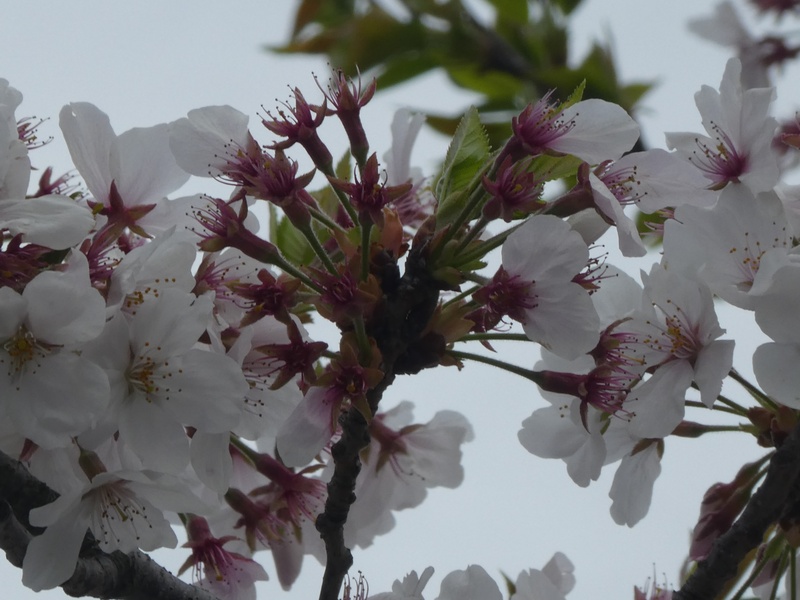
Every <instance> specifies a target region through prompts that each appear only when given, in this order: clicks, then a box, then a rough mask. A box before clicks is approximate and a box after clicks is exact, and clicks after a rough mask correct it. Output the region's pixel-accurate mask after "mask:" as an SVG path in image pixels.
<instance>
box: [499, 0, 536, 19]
mask: <svg viewBox="0 0 800 600" xmlns="http://www.w3.org/2000/svg"><path fill="white" fill-rule="evenodd" d="M490 2H491V3H492V5H493V6H494V7H495V9H496V10H497V18H498V19H504V20H508V21H512V22H516V23H525V22H526V21H527V20H528V0H490Z"/></svg>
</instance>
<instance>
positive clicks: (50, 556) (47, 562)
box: [22, 515, 88, 592]
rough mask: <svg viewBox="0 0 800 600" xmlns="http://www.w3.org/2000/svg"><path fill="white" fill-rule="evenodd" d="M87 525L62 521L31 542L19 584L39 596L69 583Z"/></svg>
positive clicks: (75, 519)
mask: <svg viewBox="0 0 800 600" xmlns="http://www.w3.org/2000/svg"><path fill="white" fill-rule="evenodd" d="M76 516H77V515H76ZM87 525H88V521H87V520H85V519H84V518H64V519H61V520H60V521H58V522H57V523H54V524H53V525H50V527H48V528H47V529H45V531H44V533H43V534H42V535H40V536H37V537H35V538H33V539H32V540H31V543H30V544H28V549H27V551H26V553H25V559H24V560H23V561H22V583H23V584H24V585H25V586H27V587H29V588H31V589H32V590H34V591H36V592H39V591H41V590H49V589H52V588H54V587H56V586H57V585H60V584H62V583H64V582H65V581H66V580H67V579H69V578H70V577H71V576H72V573H73V572H74V571H75V565H76V564H77V562H78V554H79V552H80V549H81V544H83V538H84V536H85V535H86V528H87Z"/></svg>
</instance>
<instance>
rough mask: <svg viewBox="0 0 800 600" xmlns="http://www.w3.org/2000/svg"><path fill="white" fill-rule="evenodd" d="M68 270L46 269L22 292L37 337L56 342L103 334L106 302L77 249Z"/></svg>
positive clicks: (30, 326) (78, 339) (29, 320)
mask: <svg viewBox="0 0 800 600" xmlns="http://www.w3.org/2000/svg"><path fill="white" fill-rule="evenodd" d="M68 265H69V268H68V269H67V270H65V271H45V272H43V273H40V274H39V275H37V276H36V277H34V278H33V280H31V282H30V283H28V285H27V286H26V287H25V289H24V290H23V292H22V296H23V297H24V298H25V300H27V301H28V324H29V329H30V331H31V333H32V334H33V335H34V337H36V339H37V340H41V341H44V342H48V343H50V344H55V345H63V344H70V343H77V342H85V341H88V340H90V339H93V338H95V337H97V336H98V335H100V332H101V331H102V330H103V325H104V324H105V302H104V301H103V298H102V296H101V295H100V293H99V292H98V291H97V290H96V289H94V288H93V287H92V286H91V282H90V281H89V264H88V261H87V260H86V257H85V256H84V255H83V254H82V253H80V252H77V251H73V252H72V254H71V255H70V257H69V260H68Z"/></svg>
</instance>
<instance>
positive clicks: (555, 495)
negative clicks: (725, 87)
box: [0, 0, 793, 600]
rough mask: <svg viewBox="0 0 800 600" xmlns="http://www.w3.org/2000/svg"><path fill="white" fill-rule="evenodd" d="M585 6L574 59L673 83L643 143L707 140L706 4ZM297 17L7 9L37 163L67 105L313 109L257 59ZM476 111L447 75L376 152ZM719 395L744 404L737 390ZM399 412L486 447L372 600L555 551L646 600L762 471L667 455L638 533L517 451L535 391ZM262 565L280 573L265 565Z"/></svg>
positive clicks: (3, 23) (734, 442) (441, 396)
mask: <svg viewBox="0 0 800 600" xmlns="http://www.w3.org/2000/svg"><path fill="white" fill-rule="evenodd" d="M585 4H586V6H585V7H584V8H582V9H581V11H580V13H579V15H578V18H577V19H576V21H575V30H574V32H575V33H574V35H573V41H574V43H575V46H576V48H578V54H580V53H582V51H583V49H585V48H586V47H587V46H588V44H589V42H590V40H592V39H597V38H604V37H607V36H609V35H611V36H612V37H613V40H614V41H613V44H614V46H615V47H616V49H617V53H618V57H619V64H620V71H621V76H622V79H623V80H627V81H631V80H634V79H658V80H659V81H660V82H661V86H660V87H659V88H658V89H657V90H656V91H655V92H654V93H653V94H651V95H650V96H649V97H648V99H647V100H646V102H645V106H646V108H647V111H646V112H643V113H642V115H640V116H641V118H642V121H643V122H644V124H645V128H646V133H647V139H648V141H649V143H651V144H653V145H658V144H661V143H662V141H661V140H662V139H663V138H662V137H661V132H662V131H664V130H667V131H674V130H688V131H693V130H699V127H700V121H699V117H698V116H697V114H696V112H695V109H694V101H693V94H694V92H695V91H696V90H697V89H699V87H700V85H701V84H704V83H705V84H710V85H712V86H714V87H716V86H717V85H718V83H719V80H720V77H721V75H722V71H723V67H724V64H725V61H726V59H727V54H726V52H725V51H723V50H721V49H718V48H716V47H715V46H712V45H710V44H708V43H705V42H703V41H701V40H698V39H695V38H694V37H691V36H690V35H689V34H688V33H687V32H686V28H685V23H686V20H687V19H688V18H689V17H690V16H697V15H698V10H710V7H711V4H710V3H708V4H705V3H702V4H699V3H697V2H696V0H673V1H672V2H669V3H664V2H660V1H658V2H657V1H655V0H602V1H601V0H586V1H585ZM223 6H224V8H223ZM295 6H296V4H295V3H294V2H291V1H288V0H271V1H267V2H264V1H261V2H256V1H248V2H245V1H232V2H227V3H224V4H223V3H219V2H214V1H212V0H194V1H192V2H187V1H182V0H172V1H171V2H161V1H158V2H156V1H153V0H140V1H138V2H125V3H123V2H108V1H99V0H83V1H82V2H75V3H69V4H67V3H64V2H63V0H48V1H44V0H40V1H32V2H25V3H22V2H15V3H8V5H6V6H4V11H3V18H2V20H0V77H5V78H6V79H8V80H9V81H10V83H11V85H13V86H14V87H16V88H18V89H19V90H21V91H22V92H23V94H24V95H25V100H24V103H23V105H22V107H21V109H20V110H19V111H18V115H36V116H38V117H40V118H41V117H48V116H49V117H51V120H50V121H49V122H47V123H46V124H45V125H44V126H43V127H42V133H43V134H45V135H46V134H48V133H49V134H51V135H53V136H54V137H55V138H56V140H55V141H54V142H53V143H52V144H50V145H49V146H48V147H46V148H44V149H42V150H38V151H37V152H36V153H35V154H34V156H33V158H34V160H35V161H38V164H40V165H42V166H45V165H47V164H54V165H55V166H56V170H57V171H60V170H64V169H66V168H69V166H70V164H69V156H68V154H66V150H65V147H64V144H63V142H62V141H61V139H60V136H59V131H58V129H57V120H58V119H57V115H58V111H59V109H60V108H61V106H62V105H63V104H65V103H67V102H70V101H78V100H88V101H91V102H93V103H95V104H96V105H98V106H99V107H100V108H101V109H103V110H104V111H106V112H107V113H108V114H109V115H110V117H111V122H112V124H113V125H114V127H115V128H116V130H117V132H118V133H120V132H122V131H124V130H126V129H128V128H130V127H134V126H149V125H153V124H156V123H159V122H164V121H170V120H173V119H176V118H178V117H181V116H183V115H185V113H186V112H187V111H188V110H190V109H192V108H196V107H200V106H205V105H209V104H231V105H233V106H235V107H237V108H239V109H240V110H242V111H244V112H247V113H249V114H251V115H255V113H256V111H258V110H260V107H261V105H262V104H263V105H264V106H265V107H266V108H270V107H272V106H273V105H274V99H275V98H278V99H285V98H287V95H288V89H287V86H289V85H291V86H295V85H297V86H300V87H301V88H302V89H303V90H307V95H308V96H312V97H313V96H314V93H315V91H316V88H315V87H314V83H313V80H312V77H311V71H312V70H314V71H315V72H317V73H318V74H324V73H325V71H326V68H325V65H324V62H323V61H321V60H317V59H311V58H303V57H286V56H275V55H269V54H265V53H264V52H262V51H261V50H260V47H261V46H262V45H263V44H265V43H267V44H279V43H281V42H282V41H283V40H284V38H285V36H286V33H287V32H288V28H289V23H290V18H291V13H292V11H293V9H294V7H295ZM698 6H706V7H707V8H703V9H698V8H697V7H698ZM432 90H436V92H435V93H432ZM792 100H793V99H792V98H781V99H780V101H781V105H782V106H784V107H792V106H793V102H792ZM466 104H468V99H465V98H464V97H463V96H459V95H456V94H453V93H451V92H450V91H449V88H448V87H447V86H446V85H445V82H444V80H443V78H442V77H439V76H432V77H429V78H426V80H425V81H424V82H418V83H416V84H415V85H414V86H412V87H410V88H406V89H405V90H398V91H397V92H392V93H391V94H387V95H379V96H378V97H377V99H376V100H375V101H374V102H373V103H372V104H371V105H370V106H369V110H368V111H367V114H366V121H367V126H368V128H369V131H370V132H371V133H372V136H371V139H372V142H373V144H374V145H375V146H377V147H378V148H379V154H380V153H382V151H383V150H384V149H385V148H386V147H388V143H389V140H388V137H387V134H388V129H389V122H390V120H391V116H392V114H393V112H394V110H395V109H397V108H399V107H400V106H403V105H408V106H411V107H418V108H430V109H436V110H439V111H441V110H443V109H449V108H455V107H462V106H465V105H466ZM266 137H267V136H264V138H266ZM444 148H445V142H444V141H443V140H442V139H441V138H438V137H436V136H434V135H431V134H426V135H425V137H424V138H423V139H422V140H421V141H420V144H419V147H418V152H417V154H415V160H416V161H417V162H418V164H421V165H425V166H429V165H432V164H433V161H434V158H433V157H436V156H440V155H441V153H443V152H444ZM652 260H654V258H653V257H650V258H649V261H650V262H652ZM643 264H644V263H643ZM746 317H747V315H744V316H740V315H738V314H737V315H733V316H731V317H729V318H728V319H727V321H726V324H725V326H727V327H728V330H729V334H731V333H734V329H735V328H738V327H739V326H744V325H745V323H746V322H747V321H749V319H748V318H746ZM752 343H753V342H746V343H744V344H743V345H742V347H740V348H738V349H737V361H738V363H739V364H740V365H741V366H742V367H743V368H744V369H745V370H748V369H749V366H748V365H747V363H748V358H747V357H748V356H749V353H748V346H749V348H750V351H752V348H753V347H754V346H752ZM514 350H518V349H517V348H514ZM534 360H535V359H534V357H531V358H530V359H529V360H528V361H526V362H528V363H529V364H532V363H533V361H534ZM725 393H727V394H729V395H731V396H733V397H739V398H741V397H742V394H741V393H740V390H739V389H736V388H733V387H728V388H726V389H725ZM401 399H411V400H413V401H414V402H415V404H416V405H417V417H418V418H419V419H420V420H423V421H424V420H428V419H429V418H430V417H431V416H432V415H433V413H434V412H436V411H437V410H440V409H443V408H453V409H456V410H461V411H462V412H464V413H465V414H466V415H467V416H468V418H469V419H470V421H471V422H472V423H473V425H474V428H475V431H476V440H475V441H474V442H473V443H472V444H470V445H469V446H467V447H466V455H465V466H466V470H467V476H466V481H465V483H464V485H463V486H462V487H461V488H459V489H457V490H454V491H450V490H440V491H436V492H434V493H432V494H430V497H429V499H428V500H427V501H426V503H424V504H423V505H422V507H421V508H420V509H418V510H415V511H411V512H409V513H408V514H406V513H401V514H398V515H397V522H398V525H397V528H396V529H395V530H394V531H393V532H391V533H390V534H388V535H387V536H384V537H383V538H379V539H378V540H377V542H376V543H375V544H374V546H373V547H371V548H369V549H367V550H365V551H359V552H356V555H355V558H356V564H355V566H356V568H357V569H360V570H361V571H363V572H364V574H365V575H366V577H367V578H368V580H369V584H370V589H371V590H372V591H373V592H380V591H387V590H389V589H390V586H391V583H392V581H393V580H394V579H395V578H401V577H402V576H403V575H404V574H405V573H406V572H408V571H409V570H411V569H416V570H417V571H418V572H419V571H421V570H422V569H424V568H425V567H427V566H428V565H433V566H434V567H435V568H436V575H435V576H434V579H433V581H432V583H431V584H430V588H429V590H428V597H429V598H434V597H436V595H437V593H438V585H439V581H440V580H441V577H443V576H444V575H445V574H446V573H448V572H449V571H450V570H453V569H459V568H461V569H463V568H465V567H466V566H467V565H468V564H470V563H478V564H481V565H482V566H484V567H485V568H486V569H487V570H488V571H489V573H490V574H492V575H499V571H500V570H502V571H504V572H505V573H507V574H509V575H510V576H511V577H512V578H515V577H516V575H517V573H518V572H519V571H520V570H522V569H527V568H541V566H542V565H543V564H544V563H545V562H546V561H547V560H548V559H549V557H550V556H551V555H552V554H553V552H555V551H557V550H560V551H562V552H564V553H566V554H567V556H568V557H569V558H570V559H571V560H572V561H573V562H574V563H575V565H576V573H575V575H576V577H577V581H578V583H577V587H576V589H575V590H574V591H573V593H572V594H571V595H570V598H571V599H572V600H590V599H595V598H598V597H602V598H620V599H622V598H632V595H631V594H632V588H633V585H634V584H639V585H641V584H642V583H644V581H645V579H646V578H647V577H648V576H652V574H653V573H654V572H655V573H656V574H657V576H658V578H659V580H661V579H662V578H663V575H662V574H665V575H666V577H667V578H668V579H669V581H671V582H674V581H676V580H677V573H678V569H679V566H680V563H681V561H682V559H683V556H684V553H685V551H686V550H687V548H688V536H689V531H690V528H691V527H692V526H693V524H694V520H695V519H696V517H697V514H698V507H699V501H700V499H701V497H702V494H703V492H704V491H705V489H706V488H707V487H708V486H709V485H710V484H711V483H713V482H715V481H718V480H729V479H730V478H731V477H732V476H733V474H734V473H735V472H736V470H737V468H738V466H739V465H741V463H742V462H744V461H745V460H748V459H751V458H753V457H755V456H758V455H759V452H758V449H757V448H755V445H754V444H753V443H752V442H751V441H750V440H749V439H747V438H745V437H744V436H743V435H738V436H737V435H731V434H722V436H727V437H720V438H717V439H714V440H708V441H709V442H714V443H705V440H699V441H697V440H693V441H685V440H668V441H667V448H666V454H665V457H664V460H663V463H662V464H663V471H662V476H661V479H660V480H659V481H658V482H657V483H656V489H655V497H654V500H653V506H652V508H651V510H650V514H649V516H648V517H647V518H646V519H645V520H644V521H643V522H642V523H640V524H639V525H637V526H636V527H635V528H634V529H632V530H630V529H627V528H621V527H619V526H617V525H615V524H614V523H613V521H612V520H611V517H610V516H609V514H608V507H609V504H610V501H609V499H608V497H607V492H608V488H609V486H610V482H611V478H610V477H609V476H604V477H603V478H602V479H601V480H600V481H599V482H597V483H595V484H593V485H592V486H591V487H590V488H588V489H580V488H578V487H577V486H575V485H574V484H573V483H572V482H571V480H570V479H569V478H568V476H567V474H566V471H565V469H564V468H563V465H562V464H561V463H560V462H556V461H549V462H546V461H544V460H541V459H537V458H535V457H533V456H531V455H529V454H528V453H527V452H526V451H525V450H523V449H522V448H521V447H520V445H519V444H518V442H517V439H516V432H517V430H518V428H519V424H520V422H521V421H522V420H523V419H524V418H525V417H527V416H528V415H529V414H530V413H531V412H532V411H533V410H535V409H536V408H538V407H541V406H543V405H544V401H542V400H541V399H540V398H539V397H538V395H537V391H536V389H535V388H534V387H533V386H532V385H531V384H527V383H524V382H520V381H516V380H513V379H511V376H510V375H509V376H506V375H504V374H501V373H499V372H496V371H492V370H489V369H485V368H481V367H476V366H472V365H470V366H468V368H466V369H465V370H464V371H463V372H461V373H456V372H455V371H443V370H442V369H439V370H437V371H435V372H426V373H423V374H422V375H420V376H417V377H414V378H413V379H408V380H407V381H406V380H405V379H403V380H400V381H399V382H398V383H397V384H395V386H394V387H393V388H392V389H391V390H390V392H389V394H388V396H387V398H386V400H385V403H386V405H387V406H392V405H394V404H396V403H397V402H398V401H400V400H401ZM716 442H720V443H719V444H717V443H716ZM611 474H613V469H611V470H610V472H609V475H611ZM160 556H161V557H163V554H161V555H160ZM261 556H262V557H263V558H264V564H265V567H266V569H267V571H268V572H269V573H270V574H271V575H272V574H273V573H274V568H273V566H272V561H271V557H270V556H268V555H267V554H262V555H261ZM183 559H184V555H183V554H182V553H174V554H173V556H172V558H171V559H169V565H170V566H171V568H175V567H176V566H177V565H179V564H180V563H181V562H182V561H183ZM162 561H163V558H162ZM320 573H321V569H320V568H319V567H318V566H317V565H316V563H315V561H313V559H310V560H308V561H307V562H306V565H305V566H304V572H303V574H302V575H301V578H300V582H299V583H298V584H297V585H296V587H295V589H293V590H292V591H291V592H290V593H288V594H287V593H284V592H282V591H281V590H280V587H279V586H278V584H277V581H276V578H275V577H274V576H273V581H270V582H268V583H266V584H264V585H263V586H262V589H261V592H262V596H261V597H263V598H266V597H270V598H289V597H297V598H306V599H308V598H314V597H316V594H317V590H318V586H319V575H320ZM19 579H20V572H19V571H17V570H15V569H14V568H12V567H10V566H8V565H5V564H3V565H2V566H0V583H1V584H2V589H3V592H2V595H3V597H5V598H13V599H19V600H25V599H27V598H40V599H45V598H46V599H51V600H52V599H61V598H65V597H66V596H65V595H64V594H63V593H62V592H61V591H54V592H49V593H46V594H41V595H34V594H32V593H31V592H29V591H28V590H26V589H25V588H23V587H22V586H21V584H20V583H19Z"/></svg>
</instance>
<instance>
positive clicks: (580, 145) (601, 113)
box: [511, 92, 639, 164]
mask: <svg viewBox="0 0 800 600" xmlns="http://www.w3.org/2000/svg"><path fill="white" fill-rule="evenodd" d="M551 94H552V92H551V93H548V94H546V95H545V97H544V98H542V99H541V100H539V101H538V102H536V103H535V104H529V105H528V106H527V107H526V108H525V110H523V111H522V113H520V115H519V116H517V117H514V119H512V121H511V128H512V129H513V131H514V138H512V139H513V140H514V144H516V145H519V147H520V148H522V149H524V151H525V152H527V153H529V154H532V155H537V154H541V153H543V152H547V151H552V152H558V153H563V154H572V155H573V156H577V157H578V158H580V159H581V160H584V161H586V162H588V163H591V164H598V163H600V162H602V161H604V160H614V159H617V158H619V157H620V156H622V154H623V153H625V152H627V151H628V150H630V149H631V147H633V145H634V144H635V143H636V140H637V139H639V126H638V125H637V124H636V122H635V121H634V120H633V119H631V117H630V116H629V115H628V113H626V112H625V111H624V110H623V109H622V108H621V107H619V106H617V105H616V104H611V103H610V102H606V101H604V100H597V99H591V100H583V101H581V102H577V103H575V104H573V105H571V106H568V107H566V108H563V109H562V108H560V107H559V106H557V105H555V104H553V103H552V102H551V101H550V96H551Z"/></svg>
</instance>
